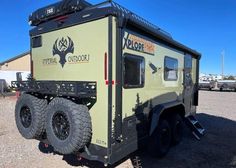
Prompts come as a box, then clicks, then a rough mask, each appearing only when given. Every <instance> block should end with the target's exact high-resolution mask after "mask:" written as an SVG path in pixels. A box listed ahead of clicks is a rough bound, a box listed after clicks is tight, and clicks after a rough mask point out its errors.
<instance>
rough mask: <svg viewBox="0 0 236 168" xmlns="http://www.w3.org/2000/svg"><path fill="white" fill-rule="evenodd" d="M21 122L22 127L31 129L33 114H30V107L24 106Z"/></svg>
mask: <svg viewBox="0 0 236 168" xmlns="http://www.w3.org/2000/svg"><path fill="white" fill-rule="evenodd" d="M20 120H21V123H22V125H23V126H24V127H25V128H29V127H30V125H31V121H32V116H31V112H30V108H29V107H28V106H23V107H22V108H21V110H20Z"/></svg>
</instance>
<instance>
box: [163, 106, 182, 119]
mask: <svg viewBox="0 0 236 168" xmlns="http://www.w3.org/2000/svg"><path fill="white" fill-rule="evenodd" d="M173 114H179V115H180V116H181V117H182V118H184V117H185V108H184V106H183V105H177V106H174V107H170V108H167V109H165V110H164V111H163V112H162V113H161V115H160V119H168V118H169V117H170V115H173Z"/></svg>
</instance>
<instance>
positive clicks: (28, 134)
mask: <svg viewBox="0 0 236 168" xmlns="http://www.w3.org/2000/svg"><path fill="white" fill-rule="evenodd" d="M46 107H47V100H45V99H39V98H37V97H35V96H32V95H30V94H22V95H21V96H20V97H19V99H18V100H17V102H16V106H15V122H16V126H17V128H18V130H19V132H20V134H21V135H22V136H23V137H24V138H26V139H37V138H39V137H40V136H41V135H42V133H43V132H44V131H45V116H46V110H45V109H46ZM24 109H27V110H28V112H29V115H30V118H31V119H30V120H31V122H29V123H28V124H27V126H26V125H25V123H24V119H22V111H23V110H24Z"/></svg>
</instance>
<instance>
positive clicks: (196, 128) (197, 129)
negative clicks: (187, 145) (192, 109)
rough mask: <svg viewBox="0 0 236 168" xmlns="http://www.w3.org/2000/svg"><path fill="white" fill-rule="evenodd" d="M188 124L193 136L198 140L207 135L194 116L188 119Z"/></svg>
mask: <svg viewBox="0 0 236 168" xmlns="http://www.w3.org/2000/svg"><path fill="white" fill-rule="evenodd" d="M185 121H186V124H187V125H188V126H189V128H190V129H191V131H192V134H193V135H194V137H195V138H196V139H197V140H200V139H201V137H202V136H203V135H204V134H205V129H204V128H203V127H202V125H201V124H200V123H199V121H198V120H197V119H196V118H195V117H194V116H188V117H186V120H185Z"/></svg>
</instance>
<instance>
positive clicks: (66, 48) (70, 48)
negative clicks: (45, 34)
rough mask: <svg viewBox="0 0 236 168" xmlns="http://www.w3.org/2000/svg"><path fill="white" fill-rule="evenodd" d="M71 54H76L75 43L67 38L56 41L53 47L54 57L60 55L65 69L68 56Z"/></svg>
mask: <svg viewBox="0 0 236 168" xmlns="http://www.w3.org/2000/svg"><path fill="white" fill-rule="evenodd" d="M69 53H72V54H73V53H74V43H73V41H72V40H71V38H70V37H68V36H67V38H64V37H62V38H61V39H60V40H59V38H58V39H57V40H56V41H55V44H54V45H53V49H52V54H53V56H55V55H59V57H60V61H59V63H60V64H61V66H62V68H63V67H64V65H65V63H66V62H67V61H66V56H67V54H69Z"/></svg>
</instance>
